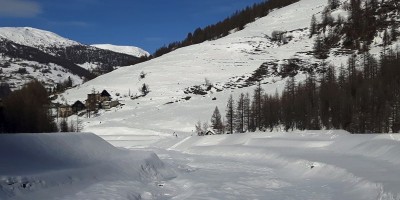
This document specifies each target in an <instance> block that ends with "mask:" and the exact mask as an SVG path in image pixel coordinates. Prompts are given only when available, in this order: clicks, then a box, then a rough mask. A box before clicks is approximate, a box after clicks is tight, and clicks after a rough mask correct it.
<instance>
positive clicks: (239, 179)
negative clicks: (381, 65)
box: [0, 131, 400, 200]
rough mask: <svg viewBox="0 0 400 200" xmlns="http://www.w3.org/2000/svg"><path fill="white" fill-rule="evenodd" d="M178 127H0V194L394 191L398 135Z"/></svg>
mask: <svg viewBox="0 0 400 200" xmlns="http://www.w3.org/2000/svg"><path fill="white" fill-rule="evenodd" d="M180 134H181V135H180V136H179V137H175V136H172V135H169V134H167V133H164V134H162V133H161V132H158V131H147V132H146V131H143V132H142V134H136V133H135V132H132V133H129V131H125V132H118V133H115V135H114V136H112V135H111V134H104V133H103V135H101V134H100V136H101V137H103V138H104V139H106V140H108V141H109V142H111V143H112V144H113V145H115V146H117V147H124V148H115V147H113V146H111V145H109V144H108V143H107V142H105V141H104V140H102V139H101V138H99V137H97V136H95V135H94V134H58V135H57V134H56V135H54V134H41V135H16V136H15V135H9V136H3V141H0V144H2V145H0V150H2V151H0V152H3V156H2V159H5V160H8V161H9V162H8V163H4V162H2V163H1V164H0V172H1V173H0V174H1V175H0V199H4V198H5V199H13V200H16V199H18V200H28V199H29V200H31V199H57V200H72V199H74V200H76V199H79V200H81V199H107V200H109V199H113V200H132V199H148V200H150V199H157V200H158V199H161V200H164V199H267V200H268V199H271V200H275V199H287V200H289V199H293V200H310V199H315V200H320V199H324V200H329V199H331V200H336V199H341V200H378V199H379V200H398V199H400V193H399V191H400V172H399V170H398V166H399V165H400V157H399V156H398V155H399V153H400V135H389V134H365V135H351V134H349V133H347V132H344V131H307V132H292V133H280V132H274V133H260V132H258V133H247V134H234V135H216V136H204V137H198V136H183V134H182V133H180ZM168 135H169V136H168ZM17 141H19V142H20V143H21V142H22V143H23V144H25V145H23V146H24V148H21V147H17V146H16V145H14V143H16V142H17ZM49 144H51V145H49ZM127 149H128V150H127ZM6 151H8V152H10V151H11V152H14V153H12V157H15V156H16V157H17V158H18V159H12V158H11V157H10V155H9V154H7V153H5V152H6ZM30 152H36V153H35V154H34V156H33V157H32V154H31V153H30ZM154 153H155V154H154ZM60 158H63V159H62V161H61V162H60V160H59V159H60ZM21 163H22V164H21ZM24 163H25V164H24ZM17 164H19V165H18V166H20V167H15V166H17ZM8 165H10V166H13V167H10V166H8ZM46 167H47V168H46ZM11 169H12V170H14V171H12V170H11Z"/></svg>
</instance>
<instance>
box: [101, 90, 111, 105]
mask: <svg viewBox="0 0 400 200" xmlns="http://www.w3.org/2000/svg"><path fill="white" fill-rule="evenodd" d="M100 101H101V102H103V101H111V95H110V93H108V92H107V90H103V91H102V92H101V94H100Z"/></svg>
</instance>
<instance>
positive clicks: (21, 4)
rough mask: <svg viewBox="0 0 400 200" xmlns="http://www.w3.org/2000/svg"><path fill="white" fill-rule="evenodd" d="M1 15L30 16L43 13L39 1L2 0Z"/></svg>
mask: <svg viewBox="0 0 400 200" xmlns="http://www.w3.org/2000/svg"><path fill="white" fill-rule="evenodd" d="M0 5H1V6H0V17H13V18H30V17H36V16H37V15H39V14H40V13H42V7H41V5H40V4H39V3H37V2H34V1H28V0H0Z"/></svg>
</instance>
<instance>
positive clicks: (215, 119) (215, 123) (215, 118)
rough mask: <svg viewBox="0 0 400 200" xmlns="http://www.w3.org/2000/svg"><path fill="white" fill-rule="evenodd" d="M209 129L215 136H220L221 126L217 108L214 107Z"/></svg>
mask: <svg viewBox="0 0 400 200" xmlns="http://www.w3.org/2000/svg"><path fill="white" fill-rule="evenodd" d="M211 127H212V128H213V130H214V131H215V132H216V133H217V134H222V129H223V124H222V120H221V114H220V112H219V109H218V107H215V110H214V113H213V115H212V117H211Z"/></svg>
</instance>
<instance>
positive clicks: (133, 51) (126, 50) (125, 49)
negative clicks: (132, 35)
mask: <svg viewBox="0 0 400 200" xmlns="http://www.w3.org/2000/svg"><path fill="white" fill-rule="evenodd" d="M91 46H93V47H97V48H99V49H105V50H110V51H114V52H117V53H123V54H128V55H131V56H135V57H138V58H140V57H142V56H146V57H147V56H150V53H149V52H147V51H145V50H143V49H141V48H139V47H134V46H117V45H112V44H93V45H91Z"/></svg>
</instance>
